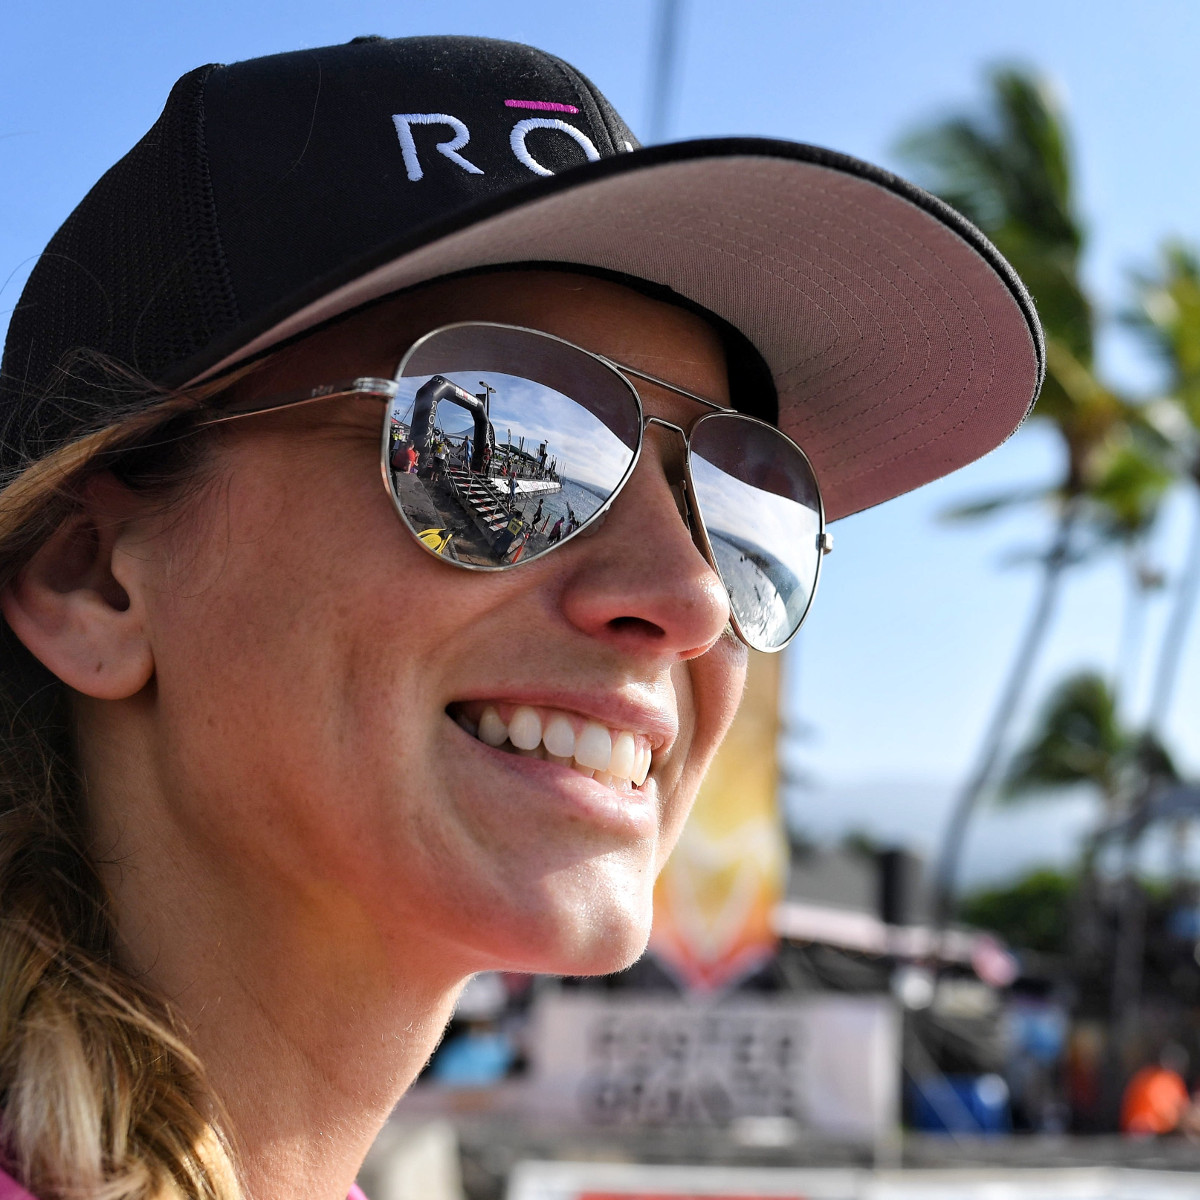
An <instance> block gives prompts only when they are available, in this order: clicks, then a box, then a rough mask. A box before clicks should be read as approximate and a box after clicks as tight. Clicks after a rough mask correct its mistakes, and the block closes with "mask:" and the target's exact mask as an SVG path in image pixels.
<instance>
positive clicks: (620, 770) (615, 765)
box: [608, 732, 637, 779]
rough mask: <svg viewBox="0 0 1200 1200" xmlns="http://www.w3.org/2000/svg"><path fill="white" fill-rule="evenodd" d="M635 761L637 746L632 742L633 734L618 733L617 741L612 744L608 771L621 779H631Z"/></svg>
mask: <svg viewBox="0 0 1200 1200" xmlns="http://www.w3.org/2000/svg"><path fill="white" fill-rule="evenodd" d="M636 759H637V744H636V743H635V742H634V740H633V734H632V733H624V732H622V733H618V734H617V740H616V741H615V742H613V748H612V759H611V760H610V762H609V764H608V769H609V770H610V771H611V772H612V773H613V774H614V775H619V776H620V777H621V778H622V779H632V778H633V766H634V762H635V761H636Z"/></svg>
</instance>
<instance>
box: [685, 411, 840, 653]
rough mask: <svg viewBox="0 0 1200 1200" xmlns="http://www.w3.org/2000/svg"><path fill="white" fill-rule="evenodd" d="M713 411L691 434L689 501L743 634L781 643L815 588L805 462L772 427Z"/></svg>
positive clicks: (815, 505) (812, 498) (814, 537)
mask: <svg viewBox="0 0 1200 1200" xmlns="http://www.w3.org/2000/svg"><path fill="white" fill-rule="evenodd" d="M723 415H724V414H714V415H713V417H711V418H705V419H704V420H702V421H701V422H699V423H698V425H697V426H696V428H695V429H694V430H693V433H692V455H691V458H690V460H689V464H690V468H691V474H692V484H693V487H694V489H695V495H696V502H697V504H698V506H699V508H700V513H701V516H702V517H703V520H704V525H705V529H706V530H707V533H708V539H709V545H710V546H711V547H712V552H713V558H714V559H715V560H716V566H717V570H718V571H719V572H720V575H721V580H722V582H723V583H724V584H725V590H726V592H728V594H729V603H730V608H731V609H732V610H733V614H734V616H735V617H736V618H737V622H738V626H739V628H740V629H741V631H742V634H743V636H744V637H745V638H746V640H747V641H748V642H750V644H751V645H753V646H754V647H755V648H757V649H760V650H773V649H777V648H778V647H780V646H782V645H784V644H785V643H786V642H787V640H788V639H789V638H790V637H791V636H792V635H793V634H794V633H795V632H796V630H797V629H798V628H799V626H800V622H801V621H802V620H803V619H804V614H805V613H806V612H807V611H808V606H809V604H810V603H811V602H812V597H813V593H814V592H815V590H816V585H817V575H818V571H819V569H820V559H821V548H820V536H821V506H820V500H819V497H818V492H817V485H816V480H815V478H814V477H813V475H812V471H811V468H810V467H809V466H808V464H807V462H806V460H805V459H804V458H803V457H802V456H801V455H800V454H799V453H797V452H796V450H795V448H794V447H793V446H791V444H790V443H789V442H787V440H786V439H785V438H783V437H782V436H781V435H780V434H778V433H777V432H776V431H775V430H773V429H770V428H768V427H766V426H761V425H756V424H753V423H751V422H747V421H739V420H736V419H734V420H722V416H723Z"/></svg>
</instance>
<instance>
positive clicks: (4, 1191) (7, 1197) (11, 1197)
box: [0, 1168, 367, 1200]
mask: <svg viewBox="0 0 1200 1200" xmlns="http://www.w3.org/2000/svg"><path fill="white" fill-rule="evenodd" d="M0 1200H36V1197H34V1196H33V1195H32V1194H31V1193H30V1192H27V1191H26V1190H25V1189H24V1188H23V1187H22V1186H21V1185H20V1184H19V1183H18V1182H17V1181H16V1180H15V1179H14V1178H13V1177H12V1176H11V1175H10V1174H9V1173H8V1172H7V1171H5V1170H3V1169H2V1168H0ZM346 1200H367V1197H366V1195H365V1194H364V1192H363V1190H362V1188H360V1187H359V1186H358V1184H357V1183H352V1184H351V1185H350V1190H349V1191H348V1192H347V1193H346Z"/></svg>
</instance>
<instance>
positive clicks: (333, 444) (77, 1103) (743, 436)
mask: <svg viewBox="0 0 1200 1200" xmlns="http://www.w3.org/2000/svg"><path fill="white" fill-rule="evenodd" d="M514 109H515V110H518V111H516V112H514V111H513V110H514ZM525 110H528V111H536V112H547V111H549V112H553V113H554V117H553V119H550V118H536V119H534V118H530V117H528V116H523V115H522V112H523V111H525ZM1040 373H1041V343H1040V337H1039V332H1038V327H1037V322H1036V318H1035V317H1034V315H1033V312H1032V309H1031V307H1030V305H1029V302H1028V298H1027V297H1026V295H1025V293H1024V291H1023V289H1022V288H1021V286H1020V284H1019V282H1018V281H1017V280H1016V279H1015V277H1014V276H1013V275H1012V273H1011V271H1010V270H1009V269H1008V267H1007V266H1006V264H1005V263H1004V262H1003V260H1001V259H1000V258H999V256H998V255H997V254H996V252H995V251H994V250H993V249H992V248H991V247H990V246H989V245H988V244H987V242H986V241H984V240H983V239H982V237H981V236H980V235H979V234H978V233H977V232H976V231H975V230H973V229H972V228H971V227H970V226H968V225H967V224H965V223H964V222H963V221H962V220H961V219H959V218H957V217H956V216H955V215H954V214H952V213H951V212H949V211H948V210H946V209H945V208H943V207H942V206H941V205H939V204H938V203H937V202H936V201H934V200H932V199H931V198H930V197H928V196H925V195H924V194H923V193H920V192H918V191H917V190H916V189H913V188H911V187H910V186H909V185H907V184H904V183H903V182H901V181H899V180H896V179H894V178H892V177H891V176H888V175H886V174H884V173H883V172H880V171H878V170H877V169H875V168H872V167H869V166H867V165H866V164H862V163H858V162H855V161H854V160H852V159H848V158H845V157H843V156H840V155H836V154H833V153H831V152H829V151H822V150H817V149H814V148H812V147H807V146H800V145H794V144H791V143H780V142H769V141H762V140H752V139H736V140H724V141H710V142H696V143H689V144H684V145H678V146H669V147H659V148H653V149H648V150H641V149H636V148H635V145H634V139H633V136H632V134H631V133H630V132H629V130H628V129H627V128H626V126H625V125H624V123H623V122H622V121H621V120H620V118H619V117H618V116H617V115H616V114H615V113H614V112H613V111H612V109H611V108H610V107H609V105H608V104H607V102H606V101H605V100H604V98H603V97H602V96H601V95H600V93H599V92H597V91H596V90H595V88H594V87H593V86H592V85H591V84H590V83H589V82H588V80H586V79H585V78H584V77H583V76H581V75H579V74H578V73H577V72H575V71H574V70H573V69H572V68H570V67H569V66H568V65H567V64H565V63H562V62H560V61H559V60H557V59H553V58H551V57H550V56H548V55H545V54H542V53H541V52H539V51H536V50H532V49H530V48H528V47H523V46H516V45H512V44H509V43H501V42H490V41H483V40H478V39H466V38H425V39H408V40H402V41H385V40H382V39H374V38H367V39H358V40H356V41H355V42H353V43H351V44H349V45H347V46H341V47H329V48H325V49H320V50H310V51H304V52H300V53H296V54H286V55H279V56H276V57H273V58H267V59H259V60H254V61H251V62H245V63H239V64H236V65H234V66H231V67H204V68H201V69H199V70H198V71H195V72H193V73H191V74H190V75H188V76H185V77H184V79H182V80H181V81H180V82H179V84H178V85H177V86H176V88H175V89H174V91H173V92H172V94H171V97H170V98H169V100H168V102H167V107H166V109H165V110H164V113H163V115H162V117H161V118H160V120H159V122H158V123H157V124H156V125H155V127H154V128H153V129H152V130H151V131H150V133H149V134H148V135H147V137H146V138H145V139H144V140H143V141H142V142H140V143H139V144H138V145H137V146H136V147H134V149H133V150H132V151H130V153H129V154H128V155H127V156H126V157H125V158H124V159H122V160H121V162H119V163H118V164H117V165H116V166H115V167H114V168H113V169H112V170H111V171H110V172H109V173H108V174H107V175H106V176H105V177H104V178H103V179H102V180H101V181H100V182H99V183H98V184H97V185H96V187H95V188H94V189H93V190H92V191H91V192H90V193H89V194H88V196H87V197H86V198H85V199H84V200H83V201H82V203H81V204H80V205H79V207H78V208H77V209H76V210H75V212H74V213H72V214H71V216H70V217H69V218H68V219H67V221H66V223H65V224H64V225H63V227H62V229H61V230H60V231H59V233H58V234H57V235H56V236H55V238H54V239H53V241H52V242H51V244H50V246H49V247H48V249H47V253H46V254H45V255H44V256H43V257H42V259H41V260H40V262H39V264H38V266H37V267H36V268H35V270H34V272H33V273H32V275H31V277H30V281H29V284H28V286H27V288H26V290H25V293H24V295H23V296H22V299H21V302H20V305H19V306H18V309H17V311H16V313H15V314H14V316H13V320H12V323H11V326H10V331H9V337H8V341H7V344H6V347H5V356H4V363H3V378H2V379H0V421H2V423H3V434H4V436H3V438H2V439H0V470H2V471H3V480H4V484H5V486H4V490H3V492H2V493H0V609H2V611H3V615H4V618H5V623H4V628H3V630H2V631H0V635H2V636H3V638H4V657H3V663H2V668H0V683H2V685H3V686H2V689H0V692H2V696H0V699H2V701H3V704H4V707H5V728H6V737H5V739H4V740H3V742H0V791H2V794H3V797H4V803H3V811H2V812H0V914H2V916H3V921H2V922H0V1153H2V1158H3V1164H4V1166H5V1167H6V1168H7V1171H8V1172H9V1174H10V1176H11V1177H12V1178H11V1179H9V1180H8V1182H7V1184H5V1186H6V1187H7V1189H8V1192H9V1194H18V1193H19V1188H20V1187H21V1186H23V1187H25V1188H27V1189H30V1190H31V1191H32V1192H33V1193H34V1194H35V1195H37V1196H39V1197H41V1198H42V1200H51V1198H52V1197H64V1198H65V1197H78V1196H79V1195H80V1194H81V1193H87V1194H89V1195H95V1196H100V1197H105V1198H109V1200H123V1198H125V1197H129V1198H133V1197H139V1198H140V1197H151V1196H167V1195H174V1196H186V1197H188V1198H189V1200H200V1198H201V1197H219V1198H220V1200H236V1198H237V1197H239V1196H242V1195H253V1196H255V1197H257V1198H258V1200H284V1198H288V1197H297V1198H299V1197H301V1196H303V1197H305V1198H306V1200H313V1198H317V1200H337V1198H340V1197H342V1196H345V1195H346V1194H347V1191H348V1190H349V1189H350V1188H351V1186H352V1183H353V1179H354V1176H355V1173H356V1171H357V1168H358V1166H359V1164H360V1163H361V1161H362V1157H363V1155H364V1154H365V1152H366V1149H367V1147H368V1146H369V1145H370V1142H371V1141H372V1139H373V1137H374V1135H375V1134H376V1132H377V1131H378V1129H379V1127H380V1125H381V1123H382V1122H383V1120H384V1119H385V1117H386V1116H387V1114H388V1112H389V1111H390V1110H391V1108H392V1107H393V1106H394V1104H395V1102H396V1100H397V1099H398V1098H399V1096H400V1095H401V1094H402V1093H403V1092H404V1090H405V1089H406V1087H407V1086H408V1085H409V1083H410V1082H411V1080H412V1079H413V1078H414V1077H415V1075H416V1074H417V1072H418V1071H419V1070H420V1068H421V1066H422V1064H423V1063H424V1062H425V1060H426V1059H427V1058H428V1056H429V1054H430V1053H431V1051H432V1049H433V1047H434V1046H435V1044H436V1042H437V1040H438V1038H439V1036H440V1034H441V1031H442V1029H443V1027H444V1025H445V1023H446V1021H447V1019H448V1017H449V1014H450V1012H451V1010H452V1008H453V1005H454V1002H455V998H456V996H457V994H458V991H459V990H460V988H461V986H462V984H463V982H464V980H466V979H467V978H469V977H470V976H471V975H472V974H473V973H475V972H477V971H480V970H485V969H492V968H503V969H507V970H514V971H545V972H557V973H563V972H569V973H573V974H581V973H589V972H590V973H595V972H606V971H611V970H615V969H618V968H620V967H622V966H624V965H626V964H628V963H629V962H631V961H632V960H633V959H635V958H636V957H637V955H638V954H640V953H641V951H642V949H643V947H644V945H645V942H646V938H647V934H648V930H649V924H650V917H651V894H652V888H653V884H654V879H655V876H656V874H657V872H658V870H659V869H660V868H661V867H662V865H663V862H664V861H665V859H666V857H667V855H668V853H669V852H670V849H671V847H672V845H673V844H674V842H675V840H676V838H677V836H678V834H679V831H680V829H681V827H682V824H683V822H684V820H685V819H686V817H687V813H688V810H689V808H690V805H691V803H692V800H693V798H694V796H695V794H696V791H697V788H698V786H699V784H700V781H701V778H702V776H703V774H704V771H705V768H706V766H707V764H708V762H709V761H710V759H711V757H712V755H713V753H714V752H715V750H716V748H717V746H718V744H719V742H720V740H721V737H722V736H723V734H724V731H725V730H726V728H727V727H728V725H729V722H730V721H731V719H732V717H733V714H734V709H735V707H736V703H737V697H738V696H739V694H740V688H741V681H742V675H743V671H744V664H745V654H746V647H747V646H750V647H752V648H756V649H762V650H767V651H776V650H779V649H782V648H783V646H785V645H786V644H787V642H788V641H789V640H790V638H791V637H792V636H793V635H794V634H795V631H796V629H797V627H798V626H799V624H800V622H801V620H802V619H803V617H804V614H805V613H806V612H807V610H808V607H809V605H810V603H811V601H812V598H813V593H814V591H815V588H816V583H817V574H818V570H819V565H820V561H821V558H822V556H823V554H824V553H825V552H826V551H827V550H828V548H829V545H830V542H829V538H828V534H827V533H826V532H825V527H824V523H825V519H826V516H827V515H828V516H829V517H831V518H832V517H837V516H843V515H845V514H847V513H849V512H852V511H855V510H856V509H858V508H862V507H865V506H867V505H869V504H874V503H878V502H879V501H881V500H884V499H886V498H888V497H889V496H892V495H896V494H898V493H899V492H901V491H904V490H906V489H908V488H911V487H915V486H917V485H919V484H920V483H923V482H925V481H927V480H929V479H931V478H934V477H936V476H937V475H940V474H943V473H945V472H946V471H949V470H952V469H953V468H954V467H956V466H958V465H961V464H963V463H965V462H967V461H969V460H970V459H972V458H974V457H976V456H978V455H979V454H981V453H983V452H985V451H986V450H988V449H990V448H991V447H992V446H993V445H995V444H996V443H997V442H999V441H1000V440H1001V439H1002V438H1003V437H1005V436H1007V434H1008V433H1010V432H1011V430H1012V429H1013V427H1014V426H1015V425H1016V424H1017V423H1018V422H1019V421H1020V419H1021V418H1022V416H1023V415H1024V413H1025V412H1026V411H1027V409H1028V407H1029V405H1030V403H1031V402H1032V399H1033V397H1034V394H1035V393H1036V389H1037V386H1038V382H1039V379H1040ZM477 388H478V389H479V390H476V389H477ZM0 1183H4V1180H3V1179H0ZM0 1190H3V1189H0Z"/></svg>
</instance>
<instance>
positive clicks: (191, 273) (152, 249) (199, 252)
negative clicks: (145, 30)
mask: <svg viewBox="0 0 1200 1200" xmlns="http://www.w3.org/2000/svg"><path fill="white" fill-rule="evenodd" d="M214 69H215V68H214V67H212V66H208V67H201V68H199V69H198V70H195V71H192V72H191V73H190V74H188V75H185V76H184V77H183V78H182V79H181V80H179V82H178V83H177V84H176V85H175V87H174V88H173V89H172V91H171V95H170V97H169V98H168V100H167V104H166V107H165V108H164V109H163V112H162V115H161V116H160V117H159V119H158V121H156V122H155V124H154V125H153V126H152V127H151V129H150V131H149V132H148V133H147V134H146V136H145V137H144V138H142V140H141V141H140V142H138V144H137V145H136V146H134V148H133V149H132V150H130V152H129V153H128V154H126V155H125V157H124V158H122V159H121V160H120V162H118V163H117V164H116V165H115V166H114V167H113V168H112V169H111V170H110V171H108V172H107V173H106V174H105V175H104V176H103V178H102V179H101V180H100V181H99V183H97V184H96V186H95V187H94V188H93V189H92V190H91V191H90V192H89V193H88V195H87V196H86V197H85V198H84V200H83V202H82V203H81V204H80V205H79V207H78V208H77V209H76V210H75V211H74V212H73V213H72V214H71V216H70V217H69V218H68V219H67V220H66V221H65V222H64V224H63V225H62V227H61V228H60V229H59V231H58V232H57V233H56V234H55V235H54V237H53V238H52V239H51V241H50V244H49V246H47V248H46V250H45V253H44V254H43V255H42V257H41V258H40V259H39V261H38V264H37V266H36V267H34V269H33V272H32V273H31V275H30V277H29V282H28V283H27V285H26V287H25V290H24V292H23V294H22V296H21V302H20V304H19V305H18V307H17V309H16V311H15V312H14V313H13V317H12V322H11V324H10V326H9V332H8V338H7V342H6V346H5V352H4V361H3V367H2V377H0V422H2V426H3V439H2V447H0V469H3V470H4V471H5V472H8V471H14V470H18V469H20V468H21V467H22V466H24V465H25V464H26V463H27V462H29V461H31V460H33V459H36V458H39V457H41V456H42V455H43V454H45V453H47V452H48V451H49V450H51V449H53V448H54V447H55V446H56V445H57V444H58V443H60V442H61V441H63V440H64V439H66V438H68V437H74V436H78V435H79V434H82V433H86V432H89V431H90V430H91V429H93V428H101V427H103V426H105V425H108V424H111V423H112V422H113V421H114V420H117V419H120V418H121V417H122V416H124V415H125V411H124V410H125V409H126V408H127V407H132V408H135V409H137V408H141V407H144V404H139V403H137V401H136V399H135V397H134V396H133V394H132V392H131V390H130V389H128V388H126V389H121V388H119V387H116V388H114V387H113V386H111V383H110V381H108V380H107V379H106V378H105V376H104V373H103V372H101V371H99V370H98V369H97V368H96V367H95V366H93V365H88V364H87V363H86V362H82V363H78V364H76V365H71V366H70V372H69V374H67V375H64V374H62V373H61V372H60V371H59V370H58V369H57V368H59V367H61V366H63V365H64V363H69V360H70V356H71V354H72V352H73V351H75V350H76V349H78V348H79V347H81V346H86V347H90V348H93V349H95V350H98V351H99V352H100V353H102V354H104V355H107V356H110V357H112V358H114V359H116V360H118V361H119V362H122V363H124V364H127V365H128V366H130V367H132V368H133V369H134V370H136V371H138V372H140V373H141V374H142V375H144V376H146V377H147V378H149V379H152V380H153V379H156V378H157V377H159V376H160V375H161V373H162V372H163V370H164V369H165V368H166V367H167V366H169V365H170V364H171V363H173V362H178V361H179V360H180V359H181V358H186V357H187V356H188V355H189V354H192V353H194V352H195V351H196V350H198V349H199V348H200V347H202V346H204V345H206V344H207V343H208V342H209V341H211V340H212V338H213V337H215V336H217V335H218V334H220V333H222V332H224V331H226V330H228V329H230V328H231V327H233V326H234V325H236V324H237V321H238V309H237V303H236V300H235V298H234V294H233V289H232V287H231V284H230V281H229V278H228V272H227V270H226V266H225V259H224V255H223V253H222V250H221V245H220V240H219V236H218V233H217V226H216V217H215V211H214V206H213V198H212V188H211V184H210V180H209V175H208V162H207V156H206V153H205V148H204V103H203V96H204V84H205V80H206V79H207V77H208V75H209V74H210V72H211V71H213V70H214ZM97 384H98V385H99V387H97V386H96V385H97ZM122 391H123V392H124V394H122ZM81 406H84V407H85V408H87V407H93V406H94V410H93V411H92V412H91V413H90V414H87V415H85V417H84V420H83V421H82V422H81V420H80V417H81V413H80V408H81Z"/></svg>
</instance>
